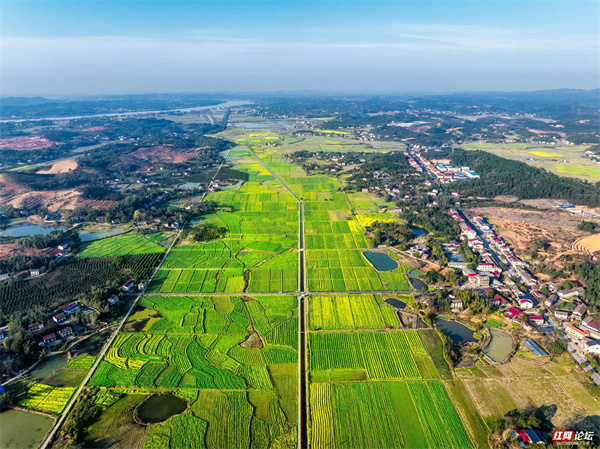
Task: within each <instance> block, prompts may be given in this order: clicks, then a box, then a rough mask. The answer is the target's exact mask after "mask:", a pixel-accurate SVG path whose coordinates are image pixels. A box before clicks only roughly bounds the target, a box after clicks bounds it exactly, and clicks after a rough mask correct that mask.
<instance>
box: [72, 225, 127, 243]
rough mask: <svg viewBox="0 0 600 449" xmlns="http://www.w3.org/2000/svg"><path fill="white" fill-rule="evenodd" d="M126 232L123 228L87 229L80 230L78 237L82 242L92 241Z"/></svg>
mask: <svg viewBox="0 0 600 449" xmlns="http://www.w3.org/2000/svg"><path fill="white" fill-rule="evenodd" d="M125 232H127V231H126V230H125V229H123V228H117V229H111V230H110V231H96V232H88V231H80V232H79V238H80V239H81V241H82V242H92V241H94V240H100V239H104V238H106V237H112V236H115V235H119V234H124V233H125Z"/></svg>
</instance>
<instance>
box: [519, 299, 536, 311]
mask: <svg viewBox="0 0 600 449" xmlns="http://www.w3.org/2000/svg"><path fill="white" fill-rule="evenodd" d="M519 305H520V306H521V309H533V301H532V300H531V299H529V298H521V299H520V300H519Z"/></svg>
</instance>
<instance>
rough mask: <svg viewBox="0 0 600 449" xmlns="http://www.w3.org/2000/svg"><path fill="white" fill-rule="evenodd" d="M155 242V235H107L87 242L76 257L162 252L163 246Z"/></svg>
mask: <svg viewBox="0 0 600 449" xmlns="http://www.w3.org/2000/svg"><path fill="white" fill-rule="evenodd" d="M155 242H156V237H154V238H146V237H141V236H139V235H135V234H127V235H120V236H117V237H108V238H105V239H101V240H96V241H93V242H91V243H88V244H87V245H85V247H84V249H83V250H82V251H81V252H80V253H79V254H78V255H77V257H79V258H85V257H114V256H125V255H129V254H152V253H162V252H164V251H165V248H163V247H162V246H160V245H158V244H157V243H155Z"/></svg>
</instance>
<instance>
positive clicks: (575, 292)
mask: <svg viewBox="0 0 600 449" xmlns="http://www.w3.org/2000/svg"><path fill="white" fill-rule="evenodd" d="M584 291H585V290H584V289H583V287H575V288H570V289H568V290H563V291H562V292H558V296H560V297H561V298H562V299H566V298H573V297H575V296H579V295H581V294H583V292H584Z"/></svg>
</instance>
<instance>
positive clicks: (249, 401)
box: [81, 296, 298, 447]
mask: <svg viewBox="0 0 600 449" xmlns="http://www.w3.org/2000/svg"><path fill="white" fill-rule="evenodd" d="M297 315H298V313H297V301H296V298H295V297H288V296H268V297H260V296H257V297H248V296H244V297H243V299H242V298H240V297H238V296H215V297H201V296H173V297H161V296H146V297H144V298H142V300H141V301H140V309H138V311H136V313H135V314H133V315H132V316H131V318H130V319H129V321H128V322H127V323H126V326H125V328H124V332H121V333H120V334H119V335H118V336H117V338H116V340H115V342H114V343H113V345H112V347H111V348H110V349H109V350H108V353H107V354H106V356H105V357H104V359H103V360H102V362H101V363H100V366H99V367H98V369H97V370H96V372H95V373H94V375H93V377H92V379H91V380H90V385H93V386H99V387H103V388H108V389H109V391H110V390H111V389H113V390H116V391H118V390H120V389H123V388H129V389H135V390H136V391H139V392H142V393H145V394H148V393H151V392H157V391H173V392H175V394H177V395H179V396H182V397H184V398H185V399H187V400H188V404H189V409H188V411H186V412H185V413H183V414H182V415H179V416H177V417H173V418H172V419H170V420H168V421H167V422H165V423H163V424H160V425H155V426H152V427H151V428H149V430H148V432H147V435H146V441H145V443H144V447H169V446H171V447H173V446H174V447H199V445H202V444H203V442H204V441H207V442H208V443H209V447H249V442H250V441H256V443H257V444H259V445H260V446H262V445H263V444H264V443H258V442H260V441H263V442H264V441H272V440H273V441H274V440H278V441H279V440H281V441H282V444H284V443H283V442H285V441H287V442H288V443H290V442H291V443H293V442H295V441H296V427H297V414H296V408H297V402H296V398H297V396H296V395H297V389H296V386H295V381H296V376H297V359H298V338H297V335H298V319H297ZM81 363H83V361H82V362H81ZM117 403H118V402H117ZM114 406H115V405H114V404H113V405H109V406H108V408H109V409H110V407H114ZM184 429H188V430H184ZM190 429H193V431H191V430H190Z"/></svg>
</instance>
